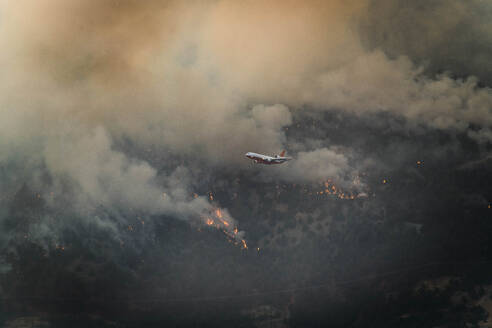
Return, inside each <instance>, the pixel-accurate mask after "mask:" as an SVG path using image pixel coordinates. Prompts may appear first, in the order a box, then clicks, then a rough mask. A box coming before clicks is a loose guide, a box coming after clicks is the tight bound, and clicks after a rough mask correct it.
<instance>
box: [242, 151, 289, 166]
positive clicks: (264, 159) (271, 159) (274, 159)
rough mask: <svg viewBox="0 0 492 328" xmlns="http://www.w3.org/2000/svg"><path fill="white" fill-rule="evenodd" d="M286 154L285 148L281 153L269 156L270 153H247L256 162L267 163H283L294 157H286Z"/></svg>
mask: <svg viewBox="0 0 492 328" xmlns="http://www.w3.org/2000/svg"><path fill="white" fill-rule="evenodd" d="M284 155H285V150H284V151H282V152H281V153H280V155H275V156H268V155H263V154H257V153H252V152H248V153H246V154H245V156H246V157H247V158H249V159H252V160H253V161H254V162H255V163H257V164H266V165H272V164H282V163H285V162H287V161H290V160H291V159H292V157H285V156H284Z"/></svg>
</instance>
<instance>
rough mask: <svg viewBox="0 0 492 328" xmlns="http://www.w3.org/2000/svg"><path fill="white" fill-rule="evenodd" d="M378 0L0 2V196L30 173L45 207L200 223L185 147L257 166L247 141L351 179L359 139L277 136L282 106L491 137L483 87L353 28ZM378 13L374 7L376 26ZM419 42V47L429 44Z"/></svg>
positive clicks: (491, 101) (286, 114) (288, 123)
mask: <svg viewBox="0 0 492 328" xmlns="http://www.w3.org/2000/svg"><path fill="white" fill-rule="evenodd" d="M453 3H454V2H453ZM476 5H477V4H476V3H475V2H474V6H476ZM377 6H378V5H377V4H374V3H372V2H367V1H338V0H336V1H329V2H326V1H305V2H302V3H300V2H298V1H268V2H260V1H250V2H234V1H226V0H224V1H210V2H187V3H184V2H177V1H157V0H153V1H145V2H140V1H133V0H124V1H116V2H115V1H110V0H103V1H82V0H77V1H70V2H67V1H62V0H47V1H43V2H42V3H41V2H39V1H32V0H31V1H30V0H23V1H19V2H16V3H15V4H12V2H11V1H2V2H0V15H1V17H2V20H1V25H0V46H1V48H2V54H1V55H0V63H1V65H2V67H4V71H3V74H2V76H1V77H0V92H1V96H0V97H1V98H0V147H1V152H0V166H1V168H2V175H1V178H2V181H1V182H2V186H1V188H2V193H3V195H4V197H2V202H3V204H4V205H5V206H6V207H9V204H11V203H10V202H11V200H12V198H13V196H12V195H15V194H16V193H17V192H18V191H19V190H21V188H22V186H23V185H27V186H28V188H29V189H30V190H32V191H33V192H34V193H36V194H40V195H41V196H40V197H42V198H43V200H44V201H45V202H46V204H47V206H48V207H49V208H51V209H52V210H53V211H55V212H56V211H57V210H58V209H60V210H61V209H63V208H64V206H65V204H67V203H70V204H71V205H70V206H71V210H73V211H75V212H77V213H78V214H79V215H81V216H82V217H94V215H95V214H94V213H96V212H97V211H98V210H99V209H100V208H104V209H105V210H106V211H109V212H111V213H112V214H113V215H115V216H117V217H124V216H125V215H128V213H129V212H131V211H137V212H141V213H143V214H144V215H155V214H167V215H173V216H178V217H180V218H183V219H187V220H193V219H195V220H198V221H201V222H205V221H204V220H205V219H204V218H205V217H207V216H208V215H209V214H210V212H213V210H214V208H215V206H216V204H212V203H210V199H208V200H207V198H206V197H203V195H202V197H196V198H194V197H193V194H194V193H195V192H196V190H195V189H194V188H195V187H196V186H195V185H194V183H193V181H192V180H193V179H191V178H189V174H187V173H186V172H187V171H190V170H191V168H192V167H194V166H191V165H190V166H188V164H189V160H190V158H191V159H192V161H193V162H194V165H195V164H196V162H198V163H200V166H201V167H202V169H203V170H204V171H206V170H207V169H208V168H213V169H217V168H218V169H220V168H227V169H228V170H238V171H237V172H239V171H245V172H249V173H252V172H256V171H255V170H257V169H254V168H250V167H249V166H248V165H249V163H248V161H247V160H245V158H244V156H243V154H244V153H245V152H247V151H256V152H264V153H269V154H274V153H278V152H280V151H281V150H282V149H287V150H288V152H289V153H290V155H292V156H293V157H294V158H295V160H294V161H293V162H291V163H289V164H287V165H285V166H283V167H280V168H278V170H276V171H275V172H274V173H271V174H269V172H268V171H266V172H263V173H262V174H263V175H262V176H263V177H265V175H267V176H269V177H268V178H270V179H271V178H275V179H278V180H279V181H283V182H296V183H312V182H319V181H323V180H325V179H333V180H335V181H338V182H339V183H341V184H343V185H344V186H346V187H347V188H350V187H351V185H350V184H351V181H353V179H354V178H356V177H357V176H358V174H359V171H360V170H361V169H366V168H367V165H368V163H371V160H370V159H365V160H364V161H363V164H361V163H362V162H358V160H359V159H360V158H361V155H360V154H359V153H358V151H359V150H357V149H351V147H350V146H346V145H345V146H344V147H339V145H337V144H326V140H325V139H323V136H321V135H320V136H315V137H310V138H305V137H304V132H305V130H306V131H307V128H306V129H305V128H304V127H300V128H299V129H300V130H301V133H300V134H299V135H298V136H297V137H296V136H294V137H291V138H290V139H289V138H287V131H288V129H291V130H292V129H294V128H296V124H297V122H294V118H293V115H292V113H293V110H295V111H301V112H305V113H308V112H318V113H319V112H329V113H330V112H336V111H340V112H342V113H349V114H351V115H355V116H361V117H363V116H365V115H366V117H368V116H367V115H369V116H370V115H378V114H381V113H385V114H388V115H390V116H392V117H398V118H402V119H403V120H404V121H405V122H404V124H401V125H395V128H396V129H401V131H422V130H439V131H445V132H450V133H451V134H468V136H469V137H471V138H473V139H475V140H476V141H477V142H479V143H489V142H490V141H491V135H492V132H491V127H492V113H491V108H492V90H491V89H490V88H486V87H478V85H477V79H476V78H475V77H464V78H463V79H454V78H452V77H451V75H449V74H441V75H428V74H426V71H425V70H424V69H423V68H421V67H420V66H419V64H415V63H414V62H413V61H412V60H413V57H410V58H409V57H406V56H405V55H407V52H406V51H405V50H406V49H407V48H410V47H411V46H413V45H415V44H416V43H418V42H420V40H415V38H408V39H406V42H408V43H409V45H406V44H405V47H404V49H403V50H401V49H396V50H395V52H394V53H391V54H388V51H386V48H391V49H395V47H393V41H391V40H392V39H390V41H388V43H386V42H382V44H381V47H380V42H379V41H378V40H379V39H378V35H377V33H380V30H379V29H378V30H377V31H376V32H377V33H375V34H374V35H373V34H371V32H370V31H369V32H368V33H369V34H370V35H369V36H368V35H367V34H364V33H361V32H360V30H361V29H360V26H361V24H363V22H366V21H367V20H369V21H370V20H371V19H372V17H373V15H375V14H374V13H375V12H376V11H375V10H374V8H375V7H376V8H377ZM463 6H464V5H459V4H458V3H455V7H457V8H458V9H456V10H452V11H453V12H455V11H457V12H459V13H462V12H464V10H460V8H462V7H463ZM384 8H386V9H385V10H384V11H382V12H381V15H385V13H388V16H390V15H393V9H392V7H391V6H389V7H388V6H384ZM435 8H436V9H435V10H436V11H439V12H440V11H443V13H446V12H447V11H446V10H451V9H446V10H445V7H444V6H436V7H435ZM377 12H378V13H379V11H377ZM413 13H414V12H413V11H412V15H410V17H413V16H414V14H413ZM378 15H379V14H378ZM435 16H436V17H439V18H438V19H437V21H436V20H434V21H433V27H435V29H434V28H433V29H432V31H433V33H431V36H432V35H434V34H435V35H436V36H435V38H436V39H437V38H439V36H440V35H441V34H442V32H441V31H440V30H439V29H438V27H439V26H441V25H440V22H441V21H440V20H439V19H440V17H441V16H442V15H437V14H436V15H435ZM449 16H451V15H443V17H444V18H442V20H443V22H445V23H446V24H445V25H444V26H457V24H458V23H456V22H455V21H454V20H453V19H451V18H450V17H449ZM432 17H434V16H432ZM388 19H389V18H388V17H381V22H382V23H381V24H383V25H381V26H382V27H381V29H382V30H384V31H386V29H388V28H387V27H386V25H384V24H385V23H386V22H388ZM462 19H464V18H462ZM426 21H427V19H426ZM481 22H482V23H483V22H484V20H481ZM484 24H485V23H484ZM371 26H374V25H371ZM389 26H391V25H389ZM375 28H377V26H376V27H375ZM483 28H485V25H484V26H483ZM449 30H451V28H449ZM446 31H447V30H446ZM368 40H369V41H368ZM368 42H370V46H367V43H368ZM395 42H397V41H395ZM429 42H431V41H429ZM426 49H427V47H426ZM460 49H461V47H460ZM400 55H402V56H400ZM416 56H417V57H418V56H423V57H426V54H425V51H420V52H418V53H417V54H416ZM474 62H477V63H478V62H480V60H478V59H477V60H476V61H474ZM303 131H304V132H303ZM354 133H357V131H354ZM124 141H129V142H131V143H132V145H134V147H135V148H138V149H147V148H152V147H153V148H154V149H156V150H157V151H162V152H167V154H169V156H168V157H166V156H161V157H159V161H157V160H151V159H146V158H145V159H144V158H142V156H140V157H138V156H136V157H135V158H134V157H133V156H132V155H131V154H130V153H129V151H128V149H125V148H124V147H122V148H120V149H117V147H115V146H114V145H115V144H117V143H124ZM175 159H176V163H175V162H174V160H175ZM180 161H181V163H180ZM171 162H173V163H175V165H174V166H173V164H170V163H171ZM375 162H377V161H372V163H375ZM187 163H188V164H187ZM195 178H196V177H195ZM206 178H210V177H204V178H203V179H204V180H206ZM130 209H131V211H130ZM7 216H8V214H7V213H3V212H2V219H5V218H6V217H7ZM230 220H231V221H230V222H231V225H235V223H234V221H233V219H232V218H231V219H230ZM105 224H108V225H111V224H110V223H103V225H105Z"/></svg>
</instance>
